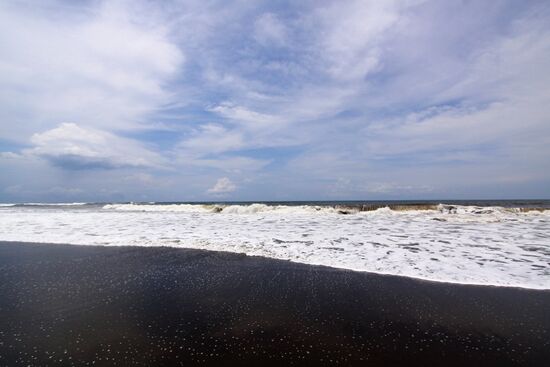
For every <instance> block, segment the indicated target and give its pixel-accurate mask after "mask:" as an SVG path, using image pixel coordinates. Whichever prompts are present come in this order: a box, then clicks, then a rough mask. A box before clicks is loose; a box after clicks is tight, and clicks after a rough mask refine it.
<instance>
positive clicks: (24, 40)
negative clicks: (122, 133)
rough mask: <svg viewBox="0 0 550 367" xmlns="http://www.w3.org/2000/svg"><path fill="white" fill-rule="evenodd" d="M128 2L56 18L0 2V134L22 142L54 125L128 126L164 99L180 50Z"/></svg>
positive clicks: (158, 25) (35, 8)
mask: <svg viewBox="0 0 550 367" xmlns="http://www.w3.org/2000/svg"><path fill="white" fill-rule="evenodd" d="M129 5H130V4H125V3H123V2H104V3H101V4H100V5H99V6H97V7H93V8H90V9H86V10H88V11H80V12H77V11H74V12H72V11H70V10H69V11H67V10H68V9H70V8H63V12H62V15H57V13H56V11H51V10H50V9H49V8H48V7H47V6H45V5H44V6H40V5H38V4H35V5H34V6H33V7H32V8H31V7H26V6H23V5H19V6H18V5H17V3H9V2H8V3H6V2H3V3H2V4H1V5H0V49H1V50H2V55H3V56H2V63H0V86H1V87H0V105H1V106H2V108H1V109H0V110H1V112H0V118H1V120H2V121H4V122H3V123H2V124H0V136H2V137H4V138H6V139H7V138H9V139H16V140H24V139H25V138H27V137H28V136H29V135H30V134H31V133H33V132H35V131H36V130H38V129H45V128H51V127H53V126H55V125H57V124H58V123H60V122H61V121H77V122H78V123H79V124H81V125H83V126H95V127H100V128H102V129H133V128H137V127H139V126H140V123H142V122H144V120H145V119H146V117H147V115H148V114H150V113H152V112H153V111H155V109H157V108H158V107H159V106H161V105H162V104H164V103H166V102H167V101H168V100H169V99H170V98H171V96H170V95H169V94H168V92H167V91H166V90H165V84H166V83H167V81H168V80H170V79H171V78H172V77H173V76H174V75H175V74H176V73H177V72H178V70H179V69H178V68H179V67H180V66H181V64H182V61H183V56H182V54H181V51H180V50H179V49H178V48H177V47H176V46H175V45H174V44H173V43H172V42H171V41H170V39H169V38H168V36H167V31H166V30H165V29H164V28H163V26H162V25H161V23H160V21H159V22H148V23H146V22H140V19H139V17H138V16H137V14H135V12H132V11H131V10H130V9H128V8H127V6H129ZM60 6H61V5H60ZM134 15H135V16H134ZM151 19H152V18H149V20H151Z"/></svg>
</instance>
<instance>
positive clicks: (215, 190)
mask: <svg viewBox="0 0 550 367" xmlns="http://www.w3.org/2000/svg"><path fill="white" fill-rule="evenodd" d="M236 189H237V186H236V185H235V184H234V183H233V182H231V180H230V179H228V178H227V177H222V178H220V179H219V180H218V181H216V184H215V185H214V186H213V187H212V188H210V189H208V193H209V194H215V195H223V194H228V193H230V192H233V191H235V190H236Z"/></svg>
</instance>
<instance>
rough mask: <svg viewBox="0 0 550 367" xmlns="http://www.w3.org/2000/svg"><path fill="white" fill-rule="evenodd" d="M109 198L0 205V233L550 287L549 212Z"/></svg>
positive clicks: (40, 239)
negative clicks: (108, 201) (92, 202)
mask: <svg viewBox="0 0 550 367" xmlns="http://www.w3.org/2000/svg"><path fill="white" fill-rule="evenodd" d="M342 212H343V211H342V210H341V209H338V208H329V207H320V206H307V205H304V206H284V205H282V206H269V205H264V204H252V205H201V204H174V205H156V204H112V205H106V206H104V207H103V208H101V207H87V206H84V207H81V208H78V209H76V208H75V209H71V208H64V207H59V208H50V209H48V210H44V209H41V208H38V207H37V208H32V207H2V208H0V240H5V241H32V242H52V243H72V244H81V245H136V246H174V247H186V248H199V249H207V250H218V251H230V252H241V253H246V254H249V255H259V256H266V257H271V258H276V259H287V260H291V261H296V262H301V263H306V264H319V265H327V266H333V267H338V268H345V269H353V270H360V271H371V272H378V273H385V274H395V275H404V276H410V277H416V278H423V279H430V280H437V281H446V282H455V283H468V284H486V285H499V286H516V287H526V288H538V289H550V211H548V210H547V211H530V212H526V213H523V212H521V211H520V210H519V209H509V208H500V207H473V206H446V205H440V206H438V207H435V209H434V210H406V211H396V210H391V209H389V208H379V209H377V210H373V211H359V210H355V211H354V210H346V211H344V212H345V213H352V214H349V215H342V214H339V213H342Z"/></svg>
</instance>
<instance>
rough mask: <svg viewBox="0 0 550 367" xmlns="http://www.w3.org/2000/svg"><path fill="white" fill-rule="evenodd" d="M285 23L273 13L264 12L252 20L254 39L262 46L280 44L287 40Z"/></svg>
mask: <svg viewBox="0 0 550 367" xmlns="http://www.w3.org/2000/svg"><path fill="white" fill-rule="evenodd" d="M287 33H288V30H287V28H286V26H285V24H284V23H283V22H282V21H281V20H279V18H278V17H277V15H275V14H273V13H264V14H262V15H260V16H259V17H258V18H257V19H256V21H255V22H254V39H255V40H256V41H257V42H258V43H260V44H262V45H264V46H272V45H275V46H282V45H284V44H285V43H286V41H287Z"/></svg>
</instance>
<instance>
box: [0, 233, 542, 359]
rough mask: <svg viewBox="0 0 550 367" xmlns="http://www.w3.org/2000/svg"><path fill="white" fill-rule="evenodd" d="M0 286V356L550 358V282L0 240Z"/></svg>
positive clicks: (167, 250) (205, 253)
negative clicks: (455, 279) (493, 282)
mask: <svg viewBox="0 0 550 367" xmlns="http://www.w3.org/2000/svg"><path fill="white" fill-rule="evenodd" d="M0 295H1V296H2V297H0V298H1V300H0V311H1V313H0V331H2V334H0V341H1V344H0V364H8V365H27V364H31V365H43V364H48V363H50V364H51V363H52V361H53V360H56V361H57V363H56V364H58V365H71V364H73V363H74V364H75V365H82V364H86V362H90V363H91V362H92V361H96V365H97V364H100V365H101V364H112V363H110V362H113V361H117V363H118V364H119V365H120V364H124V363H133V364H136V365H147V364H156V365H179V364H182V365H189V364H191V365H193V364H201V365H205V364H206V365H208V364H210V365H219V364H224V365H231V364H234V365H257V364H259V363H262V364H264V365H280V363H289V364H293V365H307V364H336V363H337V362H338V363H340V364H341V365H362V364H365V363H369V364H370V365H375V366H376V365H400V364H407V365H426V364H437V365H441V364H445V365H448V366H453V365H457V366H458V365H464V364H466V363H470V364H472V365H477V364H483V365H486V366H488V365H544V364H545V363H546V362H547V360H548V358H550V315H548V312H547V310H548V309H549V308H550V291H549V290H540V289H531V288H518V287H502V286H488V285H469V284H457V283H445V282H439V281H430V280H423V279H417V278H408V277H402V276H396V275H384V274H377V273H367V272H358V271H353V270H345V269H339V268H332V267H326V266H319V265H306V264H301V263H295V262H291V261H288V260H276V259H270V258H263V257H258V256H247V255H244V254H238V253H230V252H214V251H206V250H195V249H182V248H175V247H133V246H120V247H115V246H78V245H60V244H43V243H40V244H33V243H24V242H17V243H15V242H1V241H0ZM138 351H141V354H140V353H138ZM59 359H61V361H58V360H59Z"/></svg>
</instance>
